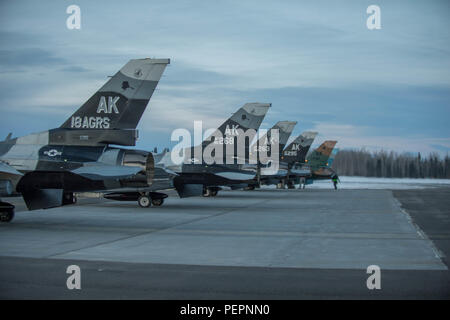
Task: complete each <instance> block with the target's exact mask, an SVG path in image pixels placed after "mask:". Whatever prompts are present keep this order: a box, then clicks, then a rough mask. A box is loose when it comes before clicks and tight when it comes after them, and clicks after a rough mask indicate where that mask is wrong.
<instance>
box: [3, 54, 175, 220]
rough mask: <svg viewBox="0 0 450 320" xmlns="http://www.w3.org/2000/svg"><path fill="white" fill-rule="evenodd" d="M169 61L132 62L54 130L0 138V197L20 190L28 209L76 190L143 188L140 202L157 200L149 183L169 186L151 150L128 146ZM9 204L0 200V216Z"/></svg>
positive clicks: (67, 198)
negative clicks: (155, 163)
mask: <svg viewBox="0 0 450 320" xmlns="http://www.w3.org/2000/svg"><path fill="white" fill-rule="evenodd" d="M169 63H170V60H169V59H135V60H130V61H129V62H128V63H127V64H125V66H124V67H122V68H121V69H120V70H119V71H118V72H117V73H116V74H115V75H114V76H112V77H111V78H110V79H109V80H108V81H107V82H106V84H104V85H103V86H102V87H101V88H100V89H99V90H98V91H97V92H96V93H95V94H94V95H93V96H92V97H91V98H89V99H88V100H87V101H86V102H85V103H84V104H83V105H82V106H81V107H80V108H79V109H78V110H77V111H76V112H75V113H74V114H73V115H71V116H70V117H69V118H68V119H67V120H66V121H65V122H64V123H63V124H62V125H61V126H60V127H59V128H55V129H51V130H49V131H44V132H40V133H35V134H30V135H27V136H24V137H19V138H14V139H12V138H11V135H8V137H7V138H6V139H5V140H4V141H1V142H0V196H2V197H5V196H11V195H14V194H18V195H21V196H22V197H23V199H24V201H25V204H26V205H27V207H28V209H29V210H36V209H45V208H51V207H57V206H63V205H68V204H72V203H74V202H75V200H76V199H75V197H74V193H75V192H85V191H97V192H98V191H100V192H101V191H105V190H114V189H124V188H129V187H131V188H141V189H140V198H141V201H143V202H150V201H154V202H155V203H156V204H157V205H158V204H160V203H162V199H163V198H164V197H166V196H167V195H165V194H160V193H157V192H152V190H153V189H152V188H154V187H155V183H154V181H155V180H157V178H158V177H159V176H163V177H164V179H165V181H158V185H157V187H158V188H159V187H160V185H161V184H170V179H169V178H170V176H169V175H168V174H167V173H165V172H164V174H160V173H161V172H160V169H158V168H155V165H154V158H153V155H152V153H151V152H147V151H141V150H130V149H124V148H120V147H112V146H110V145H119V146H134V145H135V144H136V139H137V137H138V132H137V130H136V126H137V124H138V122H139V120H140V118H141V116H142V114H143V112H144V110H145V108H146V106H147V104H148V102H149V100H150V98H151V96H152V94H153V92H154V90H155V88H156V86H157V84H158V82H159V80H160V78H161V76H162V74H163V72H164V70H165V68H166V66H167V65H168V64H169ZM13 217H14V206H12V205H11V204H9V203H7V202H0V220H1V221H6V222H9V221H11V220H12V219H13Z"/></svg>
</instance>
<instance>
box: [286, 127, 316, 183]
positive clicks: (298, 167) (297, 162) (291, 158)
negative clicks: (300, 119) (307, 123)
mask: <svg viewBox="0 0 450 320" xmlns="http://www.w3.org/2000/svg"><path fill="white" fill-rule="evenodd" d="M316 136H317V132H312V131H305V132H303V133H302V134H301V135H299V136H298V137H297V138H295V139H294V141H292V142H291V143H290V144H289V145H288V146H287V147H286V148H285V149H284V150H283V156H282V161H284V162H286V163H288V171H289V172H288V178H287V181H286V184H287V186H288V188H290V189H293V188H295V185H296V184H300V185H302V184H304V181H305V179H306V178H308V177H310V175H311V170H310V169H309V168H302V166H303V164H304V163H305V162H306V161H307V160H306V155H307V154H308V151H309V149H310V147H311V145H312V143H313V142H314V139H315V138H316Z"/></svg>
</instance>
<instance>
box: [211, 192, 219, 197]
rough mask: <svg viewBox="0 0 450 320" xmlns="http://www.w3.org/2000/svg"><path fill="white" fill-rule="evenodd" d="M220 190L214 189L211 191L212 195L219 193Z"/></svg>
mask: <svg viewBox="0 0 450 320" xmlns="http://www.w3.org/2000/svg"><path fill="white" fill-rule="evenodd" d="M218 192H219V191H218V190H213V191H211V197H215V196H217V193H218Z"/></svg>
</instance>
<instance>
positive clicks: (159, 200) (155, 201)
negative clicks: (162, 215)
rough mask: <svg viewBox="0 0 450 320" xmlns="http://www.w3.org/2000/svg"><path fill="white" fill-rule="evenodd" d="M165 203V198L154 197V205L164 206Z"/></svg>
mask: <svg viewBox="0 0 450 320" xmlns="http://www.w3.org/2000/svg"><path fill="white" fill-rule="evenodd" d="M163 203H164V199H152V205H154V206H155V207H159V206H162V204H163Z"/></svg>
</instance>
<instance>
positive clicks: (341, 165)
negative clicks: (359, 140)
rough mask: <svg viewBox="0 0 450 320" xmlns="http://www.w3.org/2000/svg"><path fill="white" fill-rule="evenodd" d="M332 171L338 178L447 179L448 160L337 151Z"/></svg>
mask: <svg viewBox="0 0 450 320" xmlns="http://www.w3.org/2000/svg"><path fill="white" fill-rule="evenodd" d="M332 167H333V168H334V169H335V170H336V172H337V173H338V174H339V175H341V176H364V177H386V178H442V179H449V178H450V158H449V156H448V155H446V156H445V158H441V157H440V156H439V155H438V154H437V153H431V154H429V155H428V156H426V157H422V156H421V154H420V153H417V154H411V153H402V154H398V153H395V152H392V151H391V152H386V151H377V152H370V151H367V150H365V149H361V150H340V151H339V152H338V154H337V155H336V158H335V160H334V162H333V164H332Z"/></svg>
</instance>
